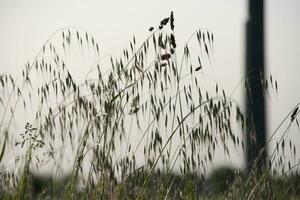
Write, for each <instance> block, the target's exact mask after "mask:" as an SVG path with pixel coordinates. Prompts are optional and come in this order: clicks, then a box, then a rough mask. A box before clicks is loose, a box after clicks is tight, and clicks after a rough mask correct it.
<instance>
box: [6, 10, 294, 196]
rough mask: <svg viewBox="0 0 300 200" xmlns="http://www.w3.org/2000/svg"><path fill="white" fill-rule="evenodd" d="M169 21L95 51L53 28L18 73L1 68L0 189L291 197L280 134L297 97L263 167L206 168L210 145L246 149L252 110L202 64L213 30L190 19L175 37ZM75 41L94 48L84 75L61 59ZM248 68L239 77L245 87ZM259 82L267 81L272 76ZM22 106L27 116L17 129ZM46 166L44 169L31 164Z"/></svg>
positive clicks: (212, 151)
mask: <svg viewBox="0 0 300 200" xmlns="http://www.w3.org/2000/svg"><path fill="white" fill-rule="evenodd" d="M174 30H175V25H174V16H173V13H171V15H170V16H169V17H167V18H165V19H163V20H161V21H160V23H159V24H158V26H155V27H150V28H149V30H148V31H149V36H148V37H147V38H146V39H145V40H144V41H143V42H142V43H141V44H138V42H137V40H136V38H135V37H133V38H132V41H131V42H130V43H129V45H128V48H126V49H124V50H123V51H122V55H121V56H120V57H117V58H115V57H109V58H108V61H106V62H105V61H104V59H105V58H104V57H102V55H101V54H100V45H99V43H98V42H97V41H96V39H95V38H94V37H93V36H92V35H91V34H90V33H88V32H87V31H85V30H83V29H81V28H76V27H69V28H64V29H60V30H58V31H56V32H55V33H54V34H53V35H52V36H51V37H50V38H49V40H47V41H46V42H45V44H44V46H43V47H42V48H41V50H40V51H39V52H38V54H37V55H36V56H35V58H34V59H33V60H32V61H29V62H28V63H27V64H26V65H25V67H24V69H23V71H22V75H21V76H20V77H17V78H15V77H12V76H11V75H9V74H1V75H0V92H1V97H0V103H1V105H0V113H1V115H0V117H1V119H0V120H1V122H0V123H1V124H0V133H1V137H0V138H1V139H0V164H1V166H2V168H1V169H0V170H1V171H0V177H1V178H0V199H207V198H213V199H257V198H258V199H283V198H288V199H290V198H291V199H297V198H299V188H298V184H299V183H298V182H299V181H298V180H299V177H298V173H297V168H298V163H297V160H295V158H296V147H295V145H294V144H293V143H292V141H290V140H289V141H287V140H286V139H285V136H286V135H288V132H289V129H290V127H291V126H292V125H295V126H299V125H298V119H297V117H298V114H299V111H298V107H299V104H297V105H295V107H294V108H293V109H292V110H291V112H290V113H288V114H287V116H286V118H285V119H283V121H282V124H280V125H279V126H278V130H276V131H275V132H274V133H273V134H272V137H273V135H275V134H278V132H279V131H281V130H282V129H281V128H282V127H283V125H285V124H287V128H284V130H283V134H282V137H281V138H280V139H279V140H278V142H277V148H276V149H275V150H274V151H273V152H271V154H270V156H269V161H268V165H267V166H265V169H264V171H263V172H259V173H258V172H256V170H255V168H253V169H252V170H251V171H248V172H247V173H246V172H244V171H243V170H238V169H231V168H227V167H224V168H220V169H218V170H216V171H215V172H212V170H211V169H210V168H211V167H212V163H213V161H214V159H215V157H216V152H217V153H218V154H219V153H220V152H222V154H223V156H227V157H230V149H232V148H235V149H238V150H240V151H245V148H246V144H245V142H244V141H245V134H246V133H249V132H251V131H252V132H253V131H254V127H253V126H251V124H252V120H251V119H247V118H246V112H251V111H249V110H248V109H247V108H243V106H241V105H240V103H239V102H237V101H236V100H235V99H233V98H232V94H230V93H229V94H227V93H228V92H227V91H225V90H224V89H222V87H221V85H219V84H218V83H217V82H215V81H213V78H211V77H209V76H208V75H207V74H206V72H205V68H206V67H209V66H210V65H211V60H212V59H213V54H214V53H213V52H214V34H213V33H212V32H210V31H209V30H206V29H201V28H200V29H198V30H196V31H195V32H194V33H192V35H191V37H190V38H188V40H187V42H186V43H185V45H184V46H183V47H180V46H178V45H177V41H176V36H175V31H174ZM195 46H196V47H197V48H195ZM74 49H77V50H79V52H81V53H82V54H92V55H93V56H95V57H96V58H97V59H96V61H95V63H94V64H93V65H92V66H90V69H91V70H90V71H89V73H88V75H87V76H86V78H85V80H84V81H83V82H78V81H77V80H75V79H74V78H73V76H72V73H71V72H70V71H69V70H68V62H67V59H68V57H69V52H71V51H72V50H74ZM181 54H182V55H181ZM266 77H267V78H266ZM249 78H251V77H244V78H243V79H242V80H241V82H240V86H242V87H244V88H245V91H247V92H248V93H251V91H249V89H248V85H247V82H248V80H249ZM208 80H210V81H212V82H213V84H212V85H210V86H209V87H210V88H206V86H205V84H204V83H205V82H207V81H208ZM258 81H261V82H262V84H263V85H264V88H265V91H266V92H268V91H269V90H273V91H275V92H277V90H278V83H277V81H276V80H274V78H273V77H272V76H271V75H267V74H263V75H262V77H261V80H258ZM212 88H213V89H212ZM23 113H26V114H27V115H28V113H29V114H30V115H31V117H32V118H31V119H27V120H28V122H25V124H24V129H23V130H24V131H23V132H22V133H18V134H17V133H15V132H14V126H13V124H15V123H17V122H18V119H19V117H20V116H22V114H23ZM19 125H20V124H19ZM21 126H23V125H21ZM271 139H272V138H271ZM271 139H270V140H271ZM270 140H269V141H270ZM269 141H268V142H269ZM12 149H14V150H15V151H17V153H18V154H16V155H13V157H14V167H13V168H12V169H9V170H7V169H6V168H7V167H8V165H9V164H8V163H7V162H5V161H7V160H8V157H11V156H12V155H11V153H10V151H11V150H12ZM16 149H17V150H16ZM264 150H266V149H264ZM286 154H292V157H293V158H294V160H293V162H292V161H288V160H287V159H286ZM45 167H46V168H47V170H48V171H49V172H50V173H48V174H49V175H40V174H36V173H37V172H39V170H40V169H42V168H45Z"/></svg>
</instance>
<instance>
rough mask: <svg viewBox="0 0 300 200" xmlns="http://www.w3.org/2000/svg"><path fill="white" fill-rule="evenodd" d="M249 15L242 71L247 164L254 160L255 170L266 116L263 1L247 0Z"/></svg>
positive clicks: (262, 160)
mask: <svg viewBox="0 0 300 200" xmlns="http://www.w3.org/2000/svg"><path fill="white" fill-rule="evenodd" d="M248 3H249V5H248V6H249V16H248V21H247V27H246V30H247V31H246V34H247V35H246V40H247V41H246V42H247V44H246V73H247V77H248V79H247V80H248V88H247V91H248V92H247V96H246V105H247V108H248V109H249V110H250V112H249V111H247V119H248V122H249V121H250V123H247V124H248V125H247V166H248V170H249V167H252V166H253V164H254V161H255V159H258V160H257V165H256V167H258V170H259V171H261V170H263V168H264V167H265V166H266V154H267V153H266V151H265V150H263V148H265V147H266V146H265V145H266V125H265V124H266V118H265V101H264V92H263V84H262V81H261V79H262V78H263V77H264V1H263V0H248Z"/></svg>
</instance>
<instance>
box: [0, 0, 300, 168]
mask: <svg viewBox="0 0 300 200" xmlns="http://www.w3.org/2000/svg"><path fill="white" fill-rule="evenodd" d="M247 5H248V3H247V1H245V0H244V1H243V0H242V1H241V0H232V1H226V0H219V1H211V0H201V1H200V0H189V1H179V0H166V1H159V0H152V1H141V0H127V1H116V0H111V1H97V0H94V1H92V0H85V1H79V0H78V1H68V0H65V1H58V0H52V1H38V0H27V1H17V0H0V27H1V31H0V72H1V73H11V74H13V75H14V76H17V75H19V74H20V73H21V69H22V68H23V67H24V63H26V62H27V61H28V60H29V59H31V58H33V57H34V56H35V55H36V54H37V53H38V51H39V50H40V49H41V48H42V46H43V44H44V42H45V41H46V40H47V39H48V38H49V37H50V36H51V34H53V33H54V32H55V31H56V30H58V29H60V28H63V27H69V26H75V27H81V28H84V29H85V30H87V31H88V32H89V33H91V34H92V35H93V36H94V37H95V38H96V39H97V41H98V42H99V44H100V46H99V49H100V54H101V56H105V55H112V56H119V55H121V53H122V49H123V48H125V47H126V45H128V42H129V40H131V38H132V37H133V35H135V37H136V39H137V41H139V42H142V41H143V40H144V39H145V38H146V37H147V35H148V34H149V32H148V28H149V27H151V26H156V25H157V24H158V23H159V21H160V20H161V19H163V18H165V17H168V16H169V14H170V12H171V11H174V16H175V32H176V37H177V41H178V43H179V44H178V46H183V44H184V43H185V41H187V40H188V38H189V37H190V35H191V34H192V33H193V32H194V31H195V30H196V29H197V28H199V27H200V28H205V29H208V30H210V31H211V32H213V33H214V36H215V47H214V48H215V49H214V55H213V57H212V64H211V66H204V67H205V69H204V70H205V71H206V73H207V74H209V75H210V76H211V77H213V78H214V79H215V80H216V81H217V82H218V83H219V84H220V85H221V86H222V87H223V88H224V89H225V90H226V91H227V92H228V93H231V92H234V94H233V98H235V99H237V100H238V101H239V102H240V103H241V105H242V104H243V103H244V100H243V93H242V89H243V84H240V80H241V79H242V77H243V76H244V73H245V44H246V40H245V31H246V30H245V25H246V21H247V15H248V9H247ZM299 8H300V1H299V0H287V1H281V0H266V1H265V47H266V48H265V63H266V65H265V66H266V72H267V73H269V74H272V76H273V77H274V79H276V80H277V81H278V88H279V90H278V94H276V93H275V92H273V93H270V94H268V95H267V101H266V103H267V124H268V129H267V130H268V135H271V134H272V133H273V132H274V130H275V129H276V127H277V126H278V125H279V123H280V122H281V121H282V120H283V118H284V117H285V116H286V115H287V114H288V112H290V111H291V109H292V108H293V107H294V106H295V105H296V104H297V103H298V102H299V100H300V81H299V77H298V76H299V74H300V66H299V65H300V60H299V53H300V37H299V35H300V26H299V25H300V14H299ZM91 63H93V60H90V59H88V58H87V57H86V58H83V59H82V60H81V61H80V62H76V59H75V62H74V64H73V65H71V66H70V68H69V70H70V71H71V72H72V75H73V76H74V78H75V79H77V80H83V79H84V76H83V74H86V73H88V71H89V70H90V69H89V67H88V66H89V65H90V64H91ZM238 85H240V86H239V87H237V86H238ZM236 87H237V88H236ZM14 126H15V127H16V128H17V129H18V128H19V129H21V128H23V126H24V123H21V124H19V123H15V124H14ZM295 128H296V127H295ZM276 137H277V138H278V137H280V134H278V135H277V136H276ZM289 137H290V139H291V140H293V142H294V143H295V144H296V145H297V146H298V147H299V146H300V136H299V134H293V128H292V129H291V131H290V134H289ZM273 148H274V145H273V146H269V151H271V149H273ZM297 149H299V150H298V151H300V148H297ZM236 155H237V156H232V158H231V159H229V160H228V159H224V158H219V159H218V160H217V161H216V162H218V163H221V164H224V163H226V164H230V165H233V166H235V167H239V168H240V167H243V166H244V162H245V158H244V156H243V153H242V152H236ZM298 159H299V158H298Z"/></svg>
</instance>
